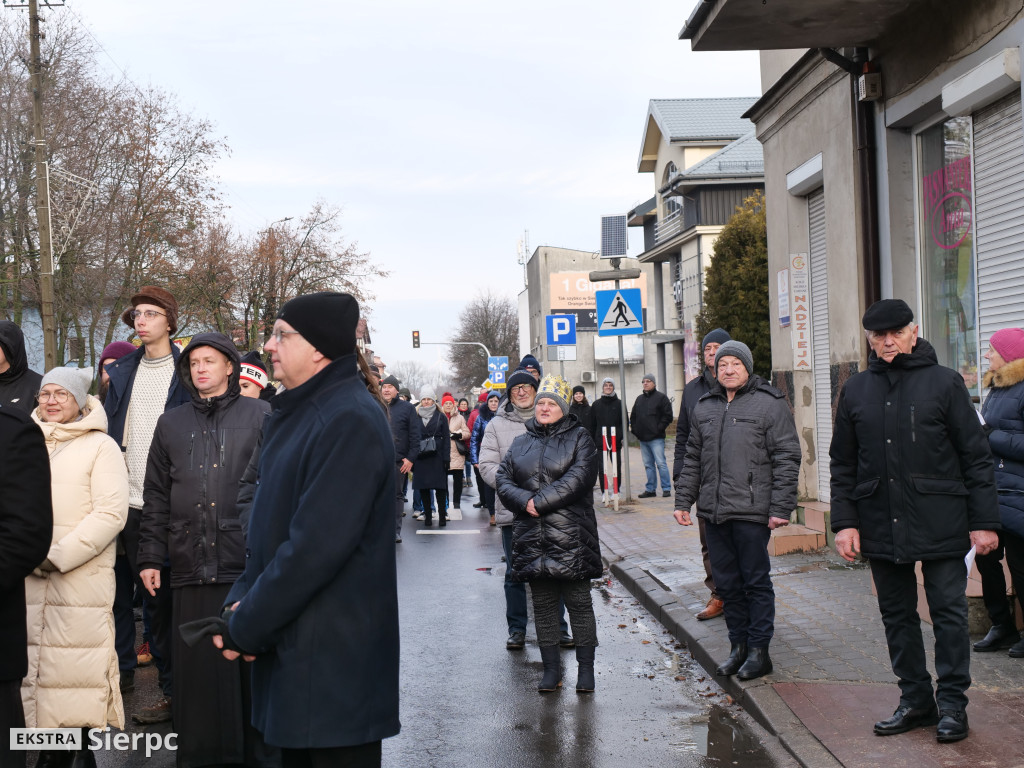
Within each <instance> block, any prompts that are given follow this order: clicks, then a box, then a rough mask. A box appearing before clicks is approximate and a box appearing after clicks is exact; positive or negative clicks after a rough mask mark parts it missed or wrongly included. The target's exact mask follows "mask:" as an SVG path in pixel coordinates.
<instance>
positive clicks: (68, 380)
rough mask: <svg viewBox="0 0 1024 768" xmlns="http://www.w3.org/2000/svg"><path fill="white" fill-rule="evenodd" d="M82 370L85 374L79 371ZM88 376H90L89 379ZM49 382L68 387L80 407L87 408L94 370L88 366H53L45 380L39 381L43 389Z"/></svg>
mask: <svg viewBox="0 0 1024 768" xmlns="http://www.w3.org/2000/svg"><path fill="white" fill-rule="evenodd" d="M80 370H82V371H85V374H81V373H79V371H80ZM86 376H88V377H89V378H88V381H87V380H86ZM47 384H56V385H57V386H59V387H63V388H64V389H66V390H67V391H68V392H69V393H70V394H71V396H72V397H73V398H75V402H76V403H78V409H79V410H82V409H83V408H85V401H86V400H87V399H88V397H89V385H90V384H92V371H91V370H90V369H88V368H51V369H50V370H49V371H47V373H46V375H45V376H43V380H42V381H41V382H39V389H42V388H43V387H45V386H46V385H47Z"/></svg>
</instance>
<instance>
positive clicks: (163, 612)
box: [114, 507, 174, 696]
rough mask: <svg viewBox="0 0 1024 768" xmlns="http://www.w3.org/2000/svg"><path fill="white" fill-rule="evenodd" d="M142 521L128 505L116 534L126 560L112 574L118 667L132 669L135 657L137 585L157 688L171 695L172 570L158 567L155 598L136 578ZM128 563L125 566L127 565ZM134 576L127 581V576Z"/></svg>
mask: <svg viewBox="0 0 1024 768" xmlns="http://www.w3.org/2000/svg"><path fill="white" fill-rule="evenodd" d="M141 520H142V510H140V509H135V508H134V507H129V508H128V519H127V521H126V522H125V525H124V530H123V531H121V533H120V534H119V535H120V536H121V540H122V543H123V545H124V551H125V554H124V556H123V558H122V557H120V556H119V557H118V559H119V560H121V559H123V560H124V561H125V562H123V563H120V564H115V567H114V574H115V580H116V587H115V591H114V627H115V630H114V631H115V640H114V644H115V646H116V648H117V656H118V666H119V667H120V668H121V671H122V672H124V671H125V670H129V669H135V666H136V663H137V657H136V656H135V643H136V637H135V614H134V609H133V594H134V589H135V588H136V587H137V588H138V589H140V590H142V595H143V599H142V609H143V610H144V611H146V613H147V615H148V617H149V632H150V641H151V642H150V646H149V650H150V652H151V653H152V654H153V661H154V662H155V663H156V668H157V672H158V673H159V679H160V689H161V690H162V691H163V693H164V695H165V696H170V695H171V679H172V675H173V666H172V663H171V632H172V631H173V630H174V627H173V617H172V612H173V609H172V601H171V572H170V568H168V567H167V566H164V567H163V568H161V569H160V589H158V590H156V597H153V596H152V595H150V594H149V592H146V591H145V588H144V587H143V586H142V580H141V579H140V578H139V566H138V555H139V525H140V523H141ZM126 566H127V568H126ZM129 574H130V575H132V576H133V577H134V578H133V580H132V582H128V575H129Z"/></svg>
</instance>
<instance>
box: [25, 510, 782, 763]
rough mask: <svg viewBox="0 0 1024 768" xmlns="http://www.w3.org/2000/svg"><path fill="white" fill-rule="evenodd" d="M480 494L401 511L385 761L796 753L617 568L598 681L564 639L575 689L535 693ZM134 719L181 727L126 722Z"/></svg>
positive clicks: (623, 759) (607, 592) (715, 759)
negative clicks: (438, 518)
mask: <svg viewBox="0 0 1024 768" xmlns="http://www.w3.org/2000/svg"><path fill="white" fill-rule="evenodd" d="M474 501H476V496H474V495H468V496H467V497H466V498H465V499H464V500H463V516H464V519H463V520H462V521H458V522H451V523H449V525H448V527H447V528H446V529H438V528H437V527H436V522H435V527H433V528H431V529H425V528H424V527H423V524H422V523H420V522H416V521H413V520H412V518H411V516H410V517H406V518H405V520H404V527H403V537H404V541H403V543H402V544H398V545H397V547H398V583H399V600H400V610H401V628H402V669H401V678H400V679H401V721H402V731H401V733H400V734H399V735H398V736H396V737H394V738H391V739H387V740H385V742H384V747H383V764H384V765H385V766H394V767H395V768H398V767H403V768H404V767H405V766H431V767H433V766H437V767H438V768H440V767H442V766H503V767H505V768H518V767H519V766H522V767H523V768H526V767H527V766H530V767H531V768H532V767H533V766H538V765H550V766H581V767H588V766H593V767H594V768H598V767H603V766H616V767H618V766H626V765H628V766H635V767H637V768H640V767H642V766H652V767H653V766H657V767H659V768H660V767H661V766H669V765H672V766H692V767H694V768H697V767H700V768H718V767H719V766H722V767H724V766H742V767H743V768H769V767H774V766H779V767H780V768H781V767H782V766H790V765H792V764H793V763H792V761H791V759H790V758H789V756H788V755H787V754H786V753H785V751H784V750H783V749H782V748H781V747H780V746H779V745H778V743H777V742H776V741H774V740H773V739H771V738H770V737H768V736H766V734H765V733H764V732H763V731H762V730H761V729H760V728H759V727H757V726H756V725H755V724H753V723H752V721H751V720H750V718H749V716H747V715H746V713H745V712H743V711H742V710H741V709H740V708H739V707H737V706H735V705H734V704H732V703H731V701H730V700H729V699H728V697H727V696H726V695H725V693H724V692H723V691H722V690H721V688H719V687H718V685H717V684H715V683H714V681H713V680H712V679H711V678H709V677H708V676H707V675H706V673H705V672H704V671H703V669H701V668H700V667H699V666H698V665H697V664H696V663H695V662H694V661H693V659H692V658H691V657H690V654H689V653H688V651H687V650H686V649H685V647H682V646H680V645H678V644H677V643H676V642H675V640H674V638H673V637H672V636H671V635H669V634H668V633H667V632H666V631H665V630H664V629H663V628H662V627H661V625H660V624H658V623H657V622H655V621H654V620H653V619H652V618H651V617H650V615H649V614H648V613H647V612H646V611H645V610H644V609H643V608H642V607H640V606H639V604H638V603H637V602H636V601H635V600H634V599H633V598H632V596H630V595H629V594H628V593H627V592H626V591H625V589H624V588H623V587H622V586H621V585H619V584H618V583H617V582H615V581H610V580H608V579H607V578H605V580H602V581H595V582H593V585H594V586H593V598H594V609H595V612H596V614H597V628H598V638H599V641H600V647H599V648H598V649H597V659H596V664H595V671H596V673H597V674H596V679H597V690H596V692H595V693H593V694H586V695H581V694H577V693H576V691H575V683H576V662H575V655H574V652H573V651H571V650H566V651H563V652H562V663H563V666H564V667H565V678H564V688H563V689H562V690H560V691H559V692H557V693H551V694H545V695H541V694H539V693H537V682H538V681H539V679H540V677H541V674H542V670H541V661H540V653H539V650H538V648H537V644H536V638H535V636H534V634H533V622H532V619H531V622H530V628H529V631H528V633H527V646H526V649H525V650H522V651H508V650H506V649H505V639H506V635H507V632H506V624H505V604H504V593H503V591H502V579H503V576H504V568H505V564H504V563H502V562H501V554H502V551H501V537H500V534H499V533H498V530H497V529H496V528H492V527H490V526H489V525H488V524H487V518H486V516H484V515H482V514H481V513H480V512H479V511H478V510H475V509H472V508H471V505H472V503H473V502H474ZM411 512H412V511H411V509H409V513H410V515H411ZM427 530H430V531H433V533H424V531H427ZM440 530H444V531H445V532H444V533H440V532H439V531H440ZM723 630H724V626H723ZM157 698H158V694H157V691H156V670H155V669H154V668H153V667H147V668H144V669H140V670H139V671H138V672H137V674H136V689H135V691H134V692H132V693H130V694H128V695H127V696H126V697H125V710H126V713H128V714H129V715H130V713H131V712H132V711H137V710H138V709H139V708H141V707H144V706H147V705H148V704H150V703H152V702H153V701H155V700H156V699H157ZM133 730H139V731H141V732H155V733H167V732H169V731H171V730H172V729H171V727H170V725H169V724H163V725H159V726H149V727H148V728H147V727H142V726H131V725H129V732H133ZM97 759H98V763H99V765H100V766H101V767H105V766H115V765H116V766H136V765H139V766H142V765H146V766H153V767H154V768H160V767H162V766H172V765H174V755H173V753H172V752H167V751H163V752H157V753H155V754H153V755H152V756H151V757H150V758H149V759H146V757H145V755H144V754H143V753H141V752H133V751H128V752H105V753H98V754H97ZM31 764H32V763H31V761H30V763H29V765H31Z"/></svg>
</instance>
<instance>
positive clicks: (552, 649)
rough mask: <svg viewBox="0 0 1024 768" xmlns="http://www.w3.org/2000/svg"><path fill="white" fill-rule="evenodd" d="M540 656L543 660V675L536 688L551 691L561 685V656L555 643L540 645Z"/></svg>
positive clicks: (545, 691) (541, 690)
mask: <svg viewBox="0 0 1024 768" xmlns="http://www.w3.org/2000/svg"><path fill="white" fill-rule="evenodd" d="M540 658H541V660H542V661H543V662H544V677H543V678H541V681H540V685H538V686H537V690H538V691H540V692H541V693H551V692H552V691H557V690H558V689H559V688H561V687H562V658H561V655H560V653H559V648H558V646H557V645H542V646H541V649H540Z"/></svg>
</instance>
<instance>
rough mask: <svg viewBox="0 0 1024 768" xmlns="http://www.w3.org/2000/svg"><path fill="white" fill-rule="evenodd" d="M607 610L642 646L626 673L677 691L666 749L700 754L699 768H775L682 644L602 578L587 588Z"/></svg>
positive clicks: (757, 735)
mask: <svg viewBox="0 0 1024 768" xmlns="http://www.w3.org/2000/svg"><path fill="white" fill-rule="evenodd" d="M592 585H593V588H594V590H595V591H596V592H597V593H598V595H599V596H600V599H601V601H602V602H604V603H605V604H606V605H607V606H608V607H609V608H611V609H612V610H613V611H615V612H617V613H618V614H619V616H620V617H621V618H620V620H619V624H618V625H617V628H618V630H619V631H622V632H628V633H629V634H630V635H631V636H632V637H634V638H635V642H636V643H637V644H639V645H642V646H646V650H647V652H646V653H645V654H644V658H637V659H635V660H634V662H633V666H632V668H631V669H630V672H631V673H632V674H634V675H636V676H637V677H646V678H648V679H651V680H654V679H657V678H663V679H664V678H667V679H669V680H671V681H672V683H673V684H674V685H675V686H678V694H679V699H678V701H677V702H676V703H674V705H673V706H674V709H673V714H672V716H671V721H672V724H673V726H674V727H673V729H672V730H673V734H674V736H673V739H672V740H671V741H670V746H671V747H672V749H673V750H675V751H677V752H679V753H680V754H681V755H682V754H686V755H689V756H691V757H692V756H695V755H700V756H701V759H700V762H699V763H698V765H699V766H701V768H725V766H730V768H731V766H742V767H743V768H776V766H778V765H779V764H778V763H777V762H776V760H775V759H774V758H773V757H772V755H771V754H770V753H769V752H768V750H766V749H765V747H764V746H763V745H762V744H761V741H760V739H761V738H762V737H763V736H764V732H763V731H761V730H760V728H758V727H756V726H753V724H752V723H750V722H744V721H749V715H747V714H746V713H745V712H744V711H743V708H742V707H740V706H739V705H738V704H736V703H734V701H733V699H732V697H731V696H730V695H729V694H727V693H726V692H725V691H724V690H723V689H722V688H721V686H719V685H718V683H717V682H716V681H715V679H714V677H713V676H711V675H709V674H708V673H707V672H706V671H705V670H704V668H703V667H701V666H700V664H698V663H697V662H696V661H695V660H694V658H693V656H692V654H691V653H690V651H689V649H688V648H687V646H686V645H685V644H684V643H680V642H678V641H677V640H676V638H675V637H674V636H673V635H671V634H670V633H669V632H668V630H666V629H665V628H664V627H662V625H661V624H659V623H658V622H657V621H655V620H654V619H653V618H652V617H651V616H650V614H649V613H648V612H647V610H646V609H645V608H643V606H641V605H640V602H639V601H638V600H636V599H635V598H634V597H633V596H632V595H630V594H629V593H628V592H627V591H626V590H625V588H624V587H622V586H621V585H619V584H618V583H616V582H615V581H613V580H612V579H611V578H605V579H602V580H601V581H594V582H593V583H592Z"/></svg>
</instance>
